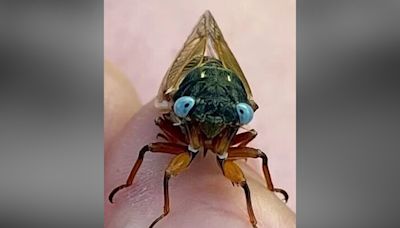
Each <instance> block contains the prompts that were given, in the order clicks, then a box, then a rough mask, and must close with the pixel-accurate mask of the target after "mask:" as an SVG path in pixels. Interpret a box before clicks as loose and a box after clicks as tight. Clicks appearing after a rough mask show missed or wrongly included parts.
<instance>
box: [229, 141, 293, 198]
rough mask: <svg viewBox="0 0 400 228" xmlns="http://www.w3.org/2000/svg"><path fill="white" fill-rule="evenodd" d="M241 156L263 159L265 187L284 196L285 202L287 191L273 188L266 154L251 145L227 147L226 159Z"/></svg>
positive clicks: (240, 157)
mask: <svg viewBox="0 0 400 228" xmlns="http://www.w3.org/2000/svg"><path fill="white" fill-rule="evenodd" d="M243 158H261V159H262V161H263V164H262V168H263V173H264V177H265V181H266V183H267V187H268V189H269V190H270V191H273V192H278V193H281V194H282V195H283V196H284V201H285V203H286V202H287V201H288V199H289V195H288V194H287V192H286V191H285V190H283V189H280V188H275V187H274V184H273V183H272V179H271V174H270V172H269V168H268V157H267V155H266V154H265V153H264V152H262V151H261V150H259V149H255V148H251V147H230V148H229V149H228V159H230V160H235V159H243Z"/></svg>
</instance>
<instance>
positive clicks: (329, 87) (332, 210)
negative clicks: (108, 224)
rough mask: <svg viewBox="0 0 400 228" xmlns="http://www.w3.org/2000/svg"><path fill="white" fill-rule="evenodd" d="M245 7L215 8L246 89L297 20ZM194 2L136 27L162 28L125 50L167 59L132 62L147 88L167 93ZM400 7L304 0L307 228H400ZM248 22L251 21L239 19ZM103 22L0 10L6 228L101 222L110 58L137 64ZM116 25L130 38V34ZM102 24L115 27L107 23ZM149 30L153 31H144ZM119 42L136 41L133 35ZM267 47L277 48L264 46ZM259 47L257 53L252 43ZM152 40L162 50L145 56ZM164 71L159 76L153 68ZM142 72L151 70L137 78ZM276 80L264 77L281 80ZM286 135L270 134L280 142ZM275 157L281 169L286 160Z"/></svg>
mask: <svg viewBox="0 0 400 228" xmlns="http://www.w3.org/2000/svg"><path fill="white" fill-rule="evenodd" d="M215 2H216V1H214V2H212V3H211V2H210V5H213V4H217V3H215ZM246 2H247V3H246V4H244V3H237V4H236V5H234V4H232V2H229V3H230V4H226V5H225V6H215V7H207V8H209V9H211V10H212V12H213V14H214V16H215V17H216V19H217V21H218V23H219V24H220V27H221V29H222V30H223V32H224V35H225V37H226V39H227V41H228V43H229V45H230V46H231V48H232V50H233V51H234V53H235V54H236V57H237V59H238V61H239V63H240V64H241V66H242V68H243V70H245V72H246V75H248V78H249V80H258V78H259V76H258V75H257V74H256V73H257V72H256V70H255V69H256V68H254V67H253V65H254V66H259V62H260V61H262V62H264V63H265V62H267V63H268V65H267V64H266V66H268V67H265V69H269V70H270V69H271V67H270V66H272V65H273V66H278V65H279V64H276V65H275V64H273V63H272V61H273V57H277V56H276V55H277V54H275V55H273V56H271V55H267V54H268V52H266V50H269V52H272V53H279V52H278V50H276V49H275V50H274V48H278V47H279V48H287V47H288V46H286V45H282V43H285V42H288V41H287V40H285V41H282V43H281V44H280V45H277V44H278V43H279V39H281V38H285V39H292V37H290V36H282V37H278V36H275V35H273V34H271V33H268V34H267V35H265V34H264V32H265V31H264V28H275V29H276V31H275V32H278V34H283V33H284V32H283V30H285V31H289V32H291V31H292V30H291V29H288V28H287V27H284V26H282V28H281V27H279V25H280V24H279V23H281V22H280V21H279V20H278V19H277V18H279V19H281V20H288V18H289V17H290V15H293V16H294V14H291V13H290V14H289V13H288V15H287V16H288V17H286V16H284V13H283V11H284V9H287V8H286V7H283V6H282V7H278V6H276V8H274V7H272V6H273V4H272V2H271V1H264V2H263V5H262V6H265V5H267V4H269V5H268V6H269V7H272V9H274V10H271V9H270V8H268V9H267V8H263V7H262V6H260V7H255V6H252V5H253V3H254V4H256V3H257V4H258V3H259V2H257V1H254V2H251V3H250V2H249V1H246ZM279 2H281V1H279ZM282 2H283V3H279V4H285V3H287V4H289V5H293V7H294V2H293V1H291V2H289V1H287V2H286V1H282ZM110 3H111V1H110V2H105V5H106V8H108V9H107V10H106V11H105V15H107V14H110V13H111V12H113V11H114V12H118V9H113V8H112V7H117V6H113V4H111V6H112V7H109V6H107V5H110ZM124 3H125V4H126V2H125V1H122V2H121V4H124ZM147 4H148V5H147ZM193 4H194V6H198V7H194V8H196V9H194V8H193V9H191V10H190V11H189V10H188V9H187V8H185V7H183V6H182V7H178V9H176V10H179V13H180V14H182V15H186V16H185V21H181V20H177V19H174V18H175V15H176V12H175V11H172V12H171V8H169V7H168V6H164V7H165V10H164V11H163V12H158V13H157V14H155V15H160V16H163V15H165V16H164V17H163V21H165V26H163V27H161V28H159V29H160V30H158V29H156V27H155V26H156V25H157V24H156V22H157V23H158V22H159V21H155V20H150V21H147V22H146V20H139V19H132V20H133V21H130V22H132V24H133V25H132V26H139V25H138V24H135V23H134V22H135V21H138V22H140V23H148V24H146V28H148V29H149V28H151V29H152V33H149V34H148V35H146V38H147V39H148V42H147V43H139V44H140V45H134V44H133V43H131V42H130V41H129V42H127V41H126V42H125V41H124V42H125V45H127V44H128V45H131V47H133V46H135V47H136V50H135V49H131V50H129V51H130V52H132V53H131V54H132V56H133V55H134V53H140V54H141V55H144V57H143V59H144V58H147V59H149V61H150V60H151V61H153V60H152V59H153V58H155V59H156V60H157V62H156V64H154V62H148V61H145V60H143V61H141V62H138V61H139V60H138V58H137V57H135V58H134V60H136V62H138V64H136V65H134V66H132V68H130V66H128V64H127V63H125V67H122V65H121V67H122V68H123V70H124V71H125V72H126V74H128V75H130V76H135V77H136V78H138V77H144V74H143V72H149V71H150V72H151V73H148V74H146V75H145V76H146V77H154V78H156V77H157V80H154V83H155V84H154V83H153V81H151V82H150V81H148V80H142V82H146V83H149V85H148V87H144V88H148V89H149V90H150V89H151V90H153V91H154V92H155V91H156V89H157V88H158V83H159V79H160V78H161V77H162V75H163V74H164V73H165V70H166V69H167V67H168V66H169V64H170V63H171V61H172V59H173V57H174V55H175V54H176V52H177V51H178V50H179V48H180V47H181V45H182V43H183V41H184V40H185V38H186V35H187V33H188V32H189V31H190V30H191V28H192V26H193V24H194V23H195V22H196V21H197V19H198V17H199V15H200V14H201V13H202V12H203V11H204V9H205V8H206V5H204V4H201V3H193ZM196 4H197V5H196ZM140 6H147V7H145V8H140V9H141V10H140V12H138V11H139V10H138V9H139V8H138V9H137V10H135V9H136V8H129V10H131V11H129V12H125V14H123V15H121V17H122V16H123V17H125V18H129V17H132V16H130V14H132V15H138V14H139V13H140V14H143V15H142V18H144V16H145V14H148V13H146V12H149V11H150V12H152V7H153V6H152V5H151V2H150V3H143V5H140ZM200 6H202V7H203V8H200ZM246 7H247V8H246ZM255 8H257V9H255ZM145 9H146V10H145ZM246 9H252V10H254V11H253V12H254V13H253V12H250V11H248V10H246ZM399 9H400V4H399V1H397V0H382V1H373V0H362V1H361V0H351V1H342V0H340V1H338V0H336V1H327V0H308V1H297V12H296V14H297V43H296V47H297V58H296V59H297V102H296V104H297V155H298V156H297V164H298V165H297V177H298V179H297V180H298V181H297V195H298V197H297V200H296V201H297V202H299V203H300V204H299V205H300V207H299V208H300V210H298V211H297V216H298V217H297V219H298V220H297V221H298V226H299V227H358V226H361V227H398V225H399V222H398V212H397V211H398V209H397V208H398V202H400V201H399V197H398V192H399V190H400V189H399V187H398V181H397V180H398V173H399V172H398V164H399V161H400V159H399V157H398V154H399V153H398V151H400V148H399V143H398V135H399V129H400V126H399V121H398V116H400V109H399V105H398V97H399V95H400V94H399V89H398V88H399V87H398V85H399V80H398V75H399V72H398V66H399V64H398V63H399V61H398V59H399V57H400V48H399V46H400V42H399V40H400V37H399V36H400V34H399V29H398V22H399V21H400V20H399V19H400V18H399V13H398V12H399ZM270 10H271V11H270ZM224 11H228V12H229V13H226V14H224ZM242 11H243V12H242ZM267 12H268V13H267ZM239 14H240V15H241V16H240V17H239V16H235V15H239ZM151 15H153V14H151ZM271 15H272V16H271ZM107 17H108V16H106V18H107ZM186 18H187V21H186ZM226 18H228V19H229V20H228V19H226ZM257 18H258V19H257ZM266 18H269V19H266ZM103 19H104V18H103V2H102V1H90V0H87V1H1V2H0V61H1V67H0V104H1V108H0V126H1V131H0V132H1V133H0V134H1V136H0V181H1V184H0V192H1V193H2V194H1V195H0V205H1V206H0V218H1V219H0V225H1V226H2V227H27V226H33V227H35V226H38V227H63V226H65V227H101V226H102V224H103V148H102V147H103V128H102V124H103V88H102V86H103V59H104V56H105V57H107V58H110V59H112V60H113V61H115V62H116V63H118V62H121V59H124V58H125V59H124V61H128V59H127V57H128V54H126V55H124V56H125V57H124V56H119V57H118V56H113V55H111V54H110V53H109V51H107V50H111V49H110V48H109V47H107V41H106V42H105V43H103V36H105V37H106V40H109V41H111V39H110V38H107V37H108V36H109V35H107V34H108V33H109V32H110V31H105V34H104V33H103ZM146 19H147V20H149V19H148V18H147V17H146ZM247 19H254V20H255V21H263V20H265V21H267V22H268V26H265V27H262V29H255V28H254V27H252V23H251V24H250V25H249V23H248V21H250V20H247ZM242 20H243V21H242ZM277 21H278V22H277ZM107 23H109V22H107V19H105V24H107ZM121 23H122V22H121ZM163 23H164V22H163ZM253 23H254V22H253ZM276 23H278V24H276ZM239 25H240V26H239ZM112 26H114V27H119V32H120V33H121V34H125V33H124V32H125V31H124V29H125V28H123V26H125V25H118V24H112ZM130 26H131V25H130ZM274 26H276V27H274ZM293 26H294V25H293ZM105 28H106V30H107V28H109V29H111V27H110V26H108V25H105ZM139 28H140V27H139ZM238 28H240V29H239V32H238V31H237V30H236V29H238ZM256 28H259V27H256ZM286 29H288V30H286ZM258 30H260V31H259V33H256V32H257V31H258ZM240 31H246V32H245V33H242V32H240ZM249 32H252V34H253V35H250V34H249ZM268 32H270V31H269V30H268ZM140 34H142V35H141V36H144V35H143V34H144V32H143V33H140ZM140 34H139V35H140ZM243 34H245V35H243ZM255 34H262V35H258V38H257V43H260V45H259V48H260V50H261V48H262V49H263V51H262V53H266V55H265V57H264V58H267V59H262V60H257V59H256V60H255V59H254V58H250V57H251V56H253V55H254V54H258V52H259V51H258V49H256V50H255V49H254V46H253V43H256V42H251V41H254V39H255V37H257V35H255ZM115 36H117V35H115ZM154 36H165V37H163V38H165V39H167V40H166V41H165V44H164V43H153V42H151V41H154V39H155V38H153V37H154ZM121 38H123V39H128V38H129V39H131V40H132V42H137V38H136V37H135V36H132V38H131V37H125V36H124V35H121ZM142 38H143V37H141V38H140V39H139V41H143V39H142ZM264 39H268V40H270V39H276V40H274V41H273V42H271V43H269V42H261V40H264ZM248 40H250V44H252V45H251V46H246V45H247V43H248ZM167 41H168V42H167ZM244 41H246V42H244ZM270 41H271V40H270ZM113 42H114V41H113ZM113 42H111V43H108V45H111V44H113ZM104 44H105V47H104V48H105V50H106V51H105V52H106V54H105V55H103V45H104ZM122 44H124V43H123V42H122V41H121V45H122ZM239 44H240V45H239ZM273 44H276V46H274V45H273ZM152 45H158V48H159V49H157V50H155V51H153V52H146V48H148V47H152ZM115 46H116V45H115ZM122 47H124V46H122ZM125 47H126V46H125ZM249 47H252V48H249ZM141 48H143V50H141ZM149 53H150V54H149ZM260 53H261V51H260ZM146 54H147V55H146ZM150 55H151V56H150ZM118 58H120V59H118ZM131 58H132V57H131ZM278 59H279V60H280V62H279V63H286V64H289V63H290V61H294V60H293V59H294V57H293V59H292V60H291V59H289V60H288V62H287V61H282V59H280V58H278ZM265 60H269V61H265ZM253 61H256V62H255V63H256V64H253ZM257 61H258V62H257ZM133 62H134V61H132V63H133ZM129 63H131V60H129ZM139 63H140V64H139ZM147 64H148V65H147ZM138 66H139V68H138ZM154 66H159V68H157V69H156V70H155V69H152V67H154ZM136 69H138V70H140V69H141V72H139V74H137V73H136V71H135V70H136ZM285 69H287V70H290V68H285ZM254 75H257V76H254ZM288 75H291V74H288ZM267 77H271V75H269V76H268V75H267ZM270 79H271V78H268V80H265V82H267V81H268V82H270V83H271V81H270ZM139 82H140V80H139V81H138V83H139ZM256 84H261V83H257V82H254V81H252V85H253V87H254V90H257V91H255V92H256V93H257V94H260V93H262V91H261V92H260V90H259V89H257V86H256ZM263 84H265V83H263ZM284 85H288V84H286V83H285V84H284ZM142 86H143V85H142ZM274 86H275V85H274ZM273 88H279V89H281V88H282V87H272V86H271V89H273ZM286 91H294V90H292V89H288V90H286ZM151 94H153V92H152V93H151ZM141 96H142V97H141V99H143V101H146V99H147V100H148V99H150V95H148V97H145V95H144V93H141ZM277 97H278V96H277ZM278 98H279V97H278ZM265 99H272V98H269V97H261V96H260V99H258V100H259V101H265ZM285 99H287V98H285ZM274 104H277V103H275V102H272V101H268V105H274ZM268 105H267V104H266V105H264V106H263V107H268ZM269 110H271V109H269ZM259 111H261V110H259ZM257 115H258V114H257ZM256 119H262V118H260V117H257V116H256ZM290 126H291V125H290ZM269 129H271V128H269ZM277 132H278V131H276V130H270V133H269V134H272V133H277ZM264 133H265V134H264V135H266V134H267V133H268V132H264ZM260 135H261V134H260ZM258 143H259V142H258ZM269 145H270V144H269ZM269 149H271V148H269ZM270 151H271V156H274V157H273V160H274V162H272V161H271V165H273V164H276V163H277V162H276V160H277V159H281V158H282V156H281V155H280V154H276V155H272V154H275V153H278V152H275V150H270ZM279 153H281V152H279ZM274 166H275V165H274ZM291 167H292V166H286V165H285V166H283V167H276V166H275V167H274V171H273V172H274V173H275V174H274V175H275V176H276V175H279V172H288V170H289V169H290V168H291ZM289 172H290V171H289ZM278 181H287V180H286V179H284V180H282V179H279V180H278ZM280 183H282V182H280ZM282 185H283V184H282Z"/></svg>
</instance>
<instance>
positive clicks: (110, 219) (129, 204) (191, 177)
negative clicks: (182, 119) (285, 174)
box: [104, 70, 296, 228]
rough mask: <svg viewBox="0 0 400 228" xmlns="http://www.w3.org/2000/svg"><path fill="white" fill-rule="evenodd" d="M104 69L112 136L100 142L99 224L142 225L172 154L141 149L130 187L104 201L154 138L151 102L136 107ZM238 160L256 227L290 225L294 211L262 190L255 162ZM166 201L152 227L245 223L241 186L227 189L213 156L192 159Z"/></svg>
mask: <svg viewBox="0 0 400 228" xmlns="http://www.w3.org/2000/svg"><path fill="white" fill-rule="evenodd" d="M105 72H106V74H105V79H106V78H108V79H107V80H105V93H104V94H105V101H107V102H105V106H104V108H105V110H104V111H105V113H108V114H107V116H108V117H106V118H105V125H106V126H108V127H107V128H105V137H106V136H107V135H109V134H110V132H109V131H111V130H112V134H113V135H114V136H113V137H111V138H109V139H108V141H107V143H106V145H105V148H108V149H106V150H105V192H104V199H105V227H107V228H119V227H132V228H133V227H148V226H149V225H150V224H151V222H152V221H153V220H154V219H155V218H156V217H158V216H159V215H160V214H161V213H162V208H163V193H162V178H163V172H164V169H165V168H166V166H167V164H168V162H169V160H170V159H171V158H172V157H173V156H172V155H165V154H158V153H154V154H152V153H151V152H149V153H147V154H146V156H145V159H144V162H143V165H142V167H141V169H140V170H139V172H138V174H137V176H136V178H135V180H134V183H133V185H132V186H131V187H129V188H126V189H123V190H121V191H120V192H118V193H117V194H116V195H115V197H114V201H115V203H114V204H111V203H110V202H109V201H108V194H109V193H110V192H111V191H112V189H113V188H114V187H116V186H118V185H120V184H122V183H125V181H126V178H127V176H128V175H129V172H130V170H131V168H132V165H133V163H134V162H135V160H136V158H137V155H138V151H139V150H140V148H141V147H142V146H143V145H146V144H148V143H150V142H155V141H157V139H156V135H157V133H159V129H157V127H156V126H155V125H154V119H155V118H156V117H157V115H158V112H157V110H156V109H155V108H154V106H153V103H148V104H146V105H144V106H141V104H140V101H139V99H138V98H137V96H136V95H135V92H134V91H132V89H133V87H132V86H131V85H130V84H129V83H121V82H124V81H125V80H124V79H123V77H124V76H123V75H122V73H120V71H117V70H114V71H105ZM116 72H117V73H116ZM110 84H111V85H110ZM116 99H119V100H118V101H117V100H116ZM115 104H118V105H115ZM133 107H134V108H133ZM132 110H133V111H132ZM136 110H138V111H136ZM126 113H129V114H126ZM110 116H112V118H111V117H110ZM130 116H133V117H132V118H130ZM107 137H110V136H107ZM238 164H239V165H240V166H241V167H242V169H243V171H244V173H245V175H246V178H247V181H248V184H249V187H250V190H251V197H252V201H253V207H254V212H255V215H256V217H257V220H258V226H259V227H288V228H290V227H295V220H296V218H295V214H294V212H293V211H292V210H291V209H289V208H288V207H287V206H286V205H285V204H284V203H283V202H282V201H281V200H280V199H279V197H282V196H280V195H275V194H274V193H272V192H271V191H269V190H267V189H266V184H265V181H264V178H263V176H262V172H261V163H260V162H255V163H252V162H250V161H249V162H238ZM170 200H171V212H170V214H169V215H168V216H167V217H165V218H164V219H163V220H161V221H160V222H159V223H158V224H157V226H156V227H160V228H162V227H177V228H180V227H209V228H212V227H251V224H250V222H249V220H248V215H247V210H246V203H245V198H244V193H243V190H242V189H241V188H240V187H232V185H231V183H230V182H229V180H228V179H226V178H225V177H224V176H223V175H222V173H221V170H220V169H219V167H218V166H217V163H216V161H215V157H214V156H213V154H208V156H207V157H205V158H203V157H202V156H198V157H196V159H195V160H194V161H193V163H192V164H191V166H190V167H189V169H187V170H186V171H184V172H183V173H181V174H180V175H178V176H177V177H174V178H172V179H171V181H170ZM289 200H290V199H289Z"/></svg>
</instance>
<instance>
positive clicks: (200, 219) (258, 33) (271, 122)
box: [105, 0, 296, 228]
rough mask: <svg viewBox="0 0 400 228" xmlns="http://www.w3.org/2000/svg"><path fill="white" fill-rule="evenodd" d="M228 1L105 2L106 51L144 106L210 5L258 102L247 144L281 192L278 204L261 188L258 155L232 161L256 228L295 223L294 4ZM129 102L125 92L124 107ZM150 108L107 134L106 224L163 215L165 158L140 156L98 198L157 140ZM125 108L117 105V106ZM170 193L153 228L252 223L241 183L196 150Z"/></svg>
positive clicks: (144, 223) (141, 222)
mask: <svg viewBox="0 0 400 228" xmlns="http://www.w3.org/2000/svg"><path fill="white" fill-rule="evenodd" d="M237 4H238V5H237ZM237 4H236V5H235V4H232V2H231V1H218V2H214V1H208V0H205V1H174V3H173V4H172V3H171V2H169V1H157V3H155V2H154V1H139V0H138V1H135V0H121V1H109V0H106V1H105V58H106V59H108V60H110V61H111V62H113V63H114V64H115V65H116V66H117V67H118V68H120V69H121V70H122V71H123V72H124V73H125V74H126V75H127V76H126V77H127V78H128V80H129V81H131V82H132V85H133V87H134V89H136V94H137V96H138V101H137V102H138V103H143V104H146V103H148V102H150V101H151V100H152V99H153V98H154V96H155V94H156V93H157V90H158V87H159V84H160V82H161V80H162V77H163V76H164V73H165V72H166V70H167V68H168V67H169V65H170V64H171V63H172V61H173V59H174V57H175V56H176V54H177V52H178V51H179V49H180V48H181V47H182V45H183V42H184V40H185V39H186V37H187V35H189V33H190V32H191V29H192V28H193V26H194V25H195V24H196V23H197V20H198V19H199V17H200V15H201V14H202V13H203V12H204V11H205V9H210V10H211V12H212V14H213V15H214V17H215V19H216V21H217V23H218V24H219V26H220V28H221V30H222V32H223V33H224V36H225V39H226V40H227V42H228V44H229V46H230V47H231V49H232V51H233V53H234V54H235V56H236V58H237V60H238V62H239V64H240V66H241V67H242V69H243V71H244V73H245V75H246V76H247V79H248V81H249V84H250V85H251V87H252V90H253V94H254V97H255V100H256V102H257V103H258V105H259V106H260V108H259V110H257V111H256V113H255V116H254V119H253V121H252V122H251V123H250V126H249V127H248V128H249V129H250V128H254V129H256V130H257V132H258V136H257V138H256V139H255V140H254V141H252V142H251V144H250V146H252V147H255V148H260V149H262V150H263V151H264V152H266V154H267V156H268V158H269V166H270V171H271V175H272V179H273V182H274V184H275V186H276V187H279V188H284V189H285V190H286V191H287V192H288V194H289V202H288V204H287V205H284V204H283V203H281V202H280V200H279V199H278V197H281V196H280V195H277V197H276V196H275V195H274V194H272V193H270V192H269V191H267V190H266V189H265V183H264V180H263V177H262V172H261V163H260V161H258V160H254V159H249V160H248V162H247V163H244V162H240V163H239V164H240V166H241V167H242V168H243V171H244V173H245V175H246V177H247V179H248V181H249V187H250V190H251V193H252V199H253V206H254V210H255V214H256V217H257V219H258V221H259V227H278V226H281V227H295V214H294V212H295V211H296V191H295V190H296V188H295V187H296V150H295V149H296V146H295V145H296V140H295V139H296V134H295V133H296V128H295V125H296V122H295V121H296V112H295V111H296V103H295V100H296V89H295V88H296V81H295V39H296V38H295V2H294V1H289V0H287V1H261V0H259V1H254V3H252V4H247V3H245V1H243V2H241V3H237ZM122 97H125V98H126V96H122ZM133 100H134V99H133V98H132V99H131V102H128V101H129V100H128V99H127V104H128V105H127V106H128V107H129V105H131V104H132V103H135V102H134V101H133ZM151 106H152V104H150V105H145V106H144V108H142V109H141V110H140V111H139V112H138V113H137V115H135V116H134V117H133V118H132V119H130V120H129V122H128V123H127V125H126V127H125V129H124V130H123V131H122V132H121V133H120V134H119V135H118V136H117V137H114V139H115V140H108V141H107V145H106V148H109V149H108V150H107V151H106V156H105V178H106V179H105V224H106V227H113V228H114V227H115V228H118V227H148V225H149V224H150V223H151V222H152V221H153V220H154V219H155V218H156V217H157V216H158V215H160V214H161V212H162V207H163V194H162V177H163V170H164V169H165V167H166V164H167V163H168V161H169V160H170V159H171V157H172V156H171V155H162V154H151V153H148V154H146V157H145V161H144V162H143V166H142V168H141V169H140V171H139V173H138V175H137V177H136V179H135V181H134V184H133V186H132V187H130V188H128V189H124V190H122V191H121V192H119V193H118V194H117V195H116V197H115V204H113V205H111V204H109V203H108V201H106V198H107V196H108V193H109V192H110V191H111V190H112V189H113V188H114V187H115V186H117V185H120V184H122V183H124V182H125V181H126V178H127V176H128V174H129V171H130V169H131V167H132V165H133V163H134V161H135V159H136V158H137V153H138V151H139V149H140V148H141V147H142V146H143V145H145V144H147V143H150V142H154V141H155V140H156V139H155V135H156V134H157V133H158V132H159V131H158V129H157V127H156V126H155V125H154V118H155V117H156V115H157V112H156V110H154V108H153V107H151ZM124 107H125V106H123V105H120V106H119V108H118V111H116V112H119V110H124ZM126 113H130V112H125V114H124V116H125V117H126V116H128V115H127V114H126ZM125 122H127V120H126V121H125ZM120 125H121V124H120ZM114 135H115V133H114ZM170 197H171V213H170V215H168V217H166V218H165V219H164V220H162V221H161V222H160V223H159V224H158V226H157V227H178V228H179V227H221V225H223V226H224V227H225V226H227V227H251V226H250V223H249V222H248V216H247V211H246V204H245V200H244V194H243V191H242V189H241V188H238V187H232V185H231V184H230V183H229V181H228V180H227V179H226V178H224V177H223V175H222V174H221V171H220V170H219V169H218V167H217V165H216V162H215V157H214V156H212V155H211V154H209V155H208V156H207V157H206V158H205V159H202V157H200V156H198V157H197V158H196V160H195V161H193V163H192V165H191V167H190V168H189V169H188V170H187V171H185V172H184V173H182V174H181V175H179V176H178V177H175V178H173V179H172V180H171V181H170Z"/></svg>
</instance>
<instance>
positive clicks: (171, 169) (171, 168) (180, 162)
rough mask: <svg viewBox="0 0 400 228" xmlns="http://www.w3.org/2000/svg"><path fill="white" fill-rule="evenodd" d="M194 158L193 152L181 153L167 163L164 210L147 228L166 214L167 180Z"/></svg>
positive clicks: (167, 205)
mask: <svg viewBox="0 0 400 228" xmlns="http://www.w3.org/2000/svg"><path fill="white" fill-rule="evenodd" d="M193 158H194V154H193V153H190V152H188V153H182V154H179V155H177V156H176V157H174V158H173V159H172V160H171V162H170V163H169V165H168V167H167V169H166V170H165V174H164V212H163V214H161V215H160V216H159V217H158V218H157V219H156V220H154V222H153V223H151V225H150V227H149V228H153V227H154V225H155V224H156V223H157V222H159V221H160V220H161V219H162V218H164V217H165V216H167V215H168V213H169V211H170V208H169V186H168V182H169V179H170V178H171V177H174V176H176V175H178V174H179V173H181V172H182V171H184V170H185V169H186V168H187V167H188V166H189V165H190V162H191V161H192V159H193Z"/></svg>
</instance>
